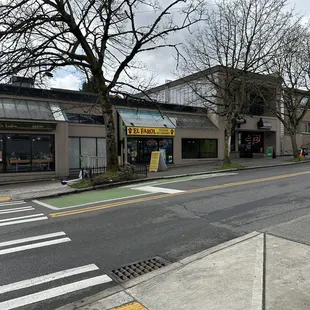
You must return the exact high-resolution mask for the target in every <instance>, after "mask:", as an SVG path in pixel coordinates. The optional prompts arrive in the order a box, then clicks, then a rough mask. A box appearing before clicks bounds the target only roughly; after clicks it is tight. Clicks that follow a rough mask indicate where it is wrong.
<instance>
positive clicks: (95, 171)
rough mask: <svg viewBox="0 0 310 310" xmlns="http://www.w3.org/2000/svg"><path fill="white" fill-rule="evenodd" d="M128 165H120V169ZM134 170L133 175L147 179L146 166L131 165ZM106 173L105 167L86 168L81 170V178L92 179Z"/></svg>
mask: <svg viewBox="0 0 310 310" xmlns="http://www.w3.org/2000/svg"><path fill="white" fill-rule="evenodd" d="M126 166H128V165H120V166H119V167H120V168H123V167H126ZM132 166H133V168H134V174H135V175H140V176H144V177H147V172H148V167H147V165H142V164H135V165H132ZM106 171H107V167H106V166H102V167H86V168H83V169H82V176H83V178H93V177H95V176H97V175H99V174H103V173H105V172H106Z"/></svg>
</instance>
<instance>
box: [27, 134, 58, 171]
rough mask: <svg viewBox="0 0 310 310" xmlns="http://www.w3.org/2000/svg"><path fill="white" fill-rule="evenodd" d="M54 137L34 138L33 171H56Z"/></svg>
mask: <svg viewBox="0 0 310 310" xmlns="http://www.w3.org/2000/svg"><path fill="white" fill-rule="evenodd" d="M54 165H55V163H54V141H53V136H47V135H42V136H32V170H36V171H42V170H54V169H55V166H54Z"/></svg>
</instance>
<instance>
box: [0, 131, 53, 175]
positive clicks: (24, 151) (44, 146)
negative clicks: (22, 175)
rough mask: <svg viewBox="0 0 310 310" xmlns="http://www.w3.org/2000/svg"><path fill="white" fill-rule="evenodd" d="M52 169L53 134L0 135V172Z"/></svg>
mask: <svg viewBox="0 0 310 310" xmlns="http://www.w3.org/2000/svg"><path fill="white" fill-rule="evenodd" d="M53 170H55V160H54V136H53V135H28V134H3V135H2V136H1V135H0V172H27V171H53Z"/></svg>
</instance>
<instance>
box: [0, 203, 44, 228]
mask: <svg viewBox="0 0 310 310" xmlns="http://www.w3.org/2000/svg"><path fill="white" fill-rule="evenodd" d="M33 210H35V209H34V208H33V207H31V206H29V207H18V208H10V209H0V216H1V215H6V214H10V213H17V212H29V211H33ZM43 220H48V217H47V216H45V215H44V213H37V214H31V215H25V216H19V217H8V218H5V219H0V227H3V226H9V225H16V224H23V223H30V222H36V221H43Z"/></svg>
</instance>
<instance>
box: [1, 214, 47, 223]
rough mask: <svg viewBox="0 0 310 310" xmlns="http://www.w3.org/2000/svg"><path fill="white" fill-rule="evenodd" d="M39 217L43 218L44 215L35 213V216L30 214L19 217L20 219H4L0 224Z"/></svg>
mask: <svg viewBox="0 0 310 310" xmlns="http://www.w3.org/2000/svg"><path fill="white" fill-rule="evenodd" d="M39 216H44V213H37V214H32V215H26V216H20V217H11V218H7V219H4V220H0V222H8V221H15V220H22V219H27V218H30V217H39Z"/></svg>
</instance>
